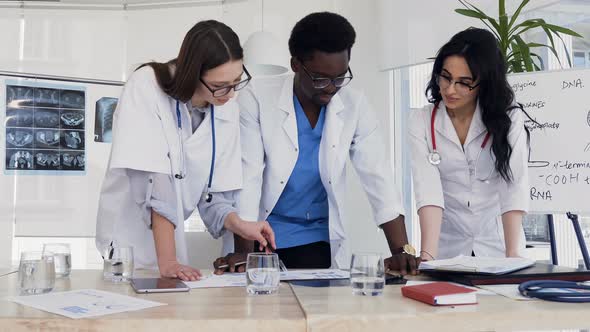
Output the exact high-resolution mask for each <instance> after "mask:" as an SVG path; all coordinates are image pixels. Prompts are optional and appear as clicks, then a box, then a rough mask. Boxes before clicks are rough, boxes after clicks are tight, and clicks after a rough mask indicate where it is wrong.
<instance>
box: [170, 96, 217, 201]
mask: <svg viewBox="0 0 590 332" xmlns="http://www.w3.org/2000/svg"><path fill="white" fill-rule="evenodd" d="M210 110H211V143H212V146H213V148H212V150H211V166H210V168H209V182H208V183H207V190H206V191H205V193H204V197H205V201H206V202H207V203H210V202H211V200H212V199H213V195H211V183H213V170H214V168H215V147H216V142H215V107H214V106H213V104H210ZM176 121H177V125H178V141H179V142H180V164H181V167H180V170H179V172H178V173H176V174H174V177H175V178H176V179H178V180H182V179H184V177H185V176H186V163H185V156H184V140H183V139H182V116H181V114H180V102H179V101H178V100H177V101H176Z"/></svg>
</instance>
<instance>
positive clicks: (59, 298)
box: [6, 289, 166, 319]
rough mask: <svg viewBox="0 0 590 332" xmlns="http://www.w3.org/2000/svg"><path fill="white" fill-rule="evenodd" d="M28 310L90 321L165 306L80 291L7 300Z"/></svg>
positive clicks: (132, 298) (114, 294)
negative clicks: (98, 317)
mask: <svg viewBox="0 0 590 332" xmlns="http://www.w3.org/2000/svg"><path fill="white" fill-rule="evenodd" d="M6 299H7V300H8V301H12V302H16V303H19V304H22V305H25V306H28V307H33V308H36V309H39V310H43V311H47V312H51V313H54V314H58V315H62V316H66V317H69V318H74V319H78V318H89V317H97V316H103V315H109V314H115V313H120V312H127V311H136V310H141V309H147V308H151V307H157V306H161V305H166V304H165V303H159V302H153V301H147V300H143V299H138V298H135V297H131V296H126V295H120V294H116V293H111V292H105V291H101V290H97V289H80V290H73V291H67V292H52V293H47V294H40V295H29V296H14V297H8V298H6Z"/></svg>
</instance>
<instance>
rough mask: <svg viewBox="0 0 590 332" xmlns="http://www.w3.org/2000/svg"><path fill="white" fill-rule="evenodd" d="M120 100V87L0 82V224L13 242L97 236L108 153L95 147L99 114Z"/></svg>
mask: <svg viewBox="0 0 590 332" xmlns="http://www.w3.org/2000/svg"><path fill="white" fill-rule="evenodd" d="M120 92H121V85H120V84H116V83H115V84H112V83H111V84H101V83H100V81H96V83H93V82H92V81H86V82H67V81H55V80H52V79H50V78H49V79H37V78H30V77H14V76H10V77H9V76H2V75H0V101H1V102H0V120H1V123H2V124H3V125H4V126H3V128H2V130H1V134H0V135H1V136H0V138H2V139H1V140H0V150H1V151H2V154H3V156H2V157H3V158H2V160H3V165H2V170H3V172H2V173H1V175H0V191H1V196H2V197H3V199H2V202H1V203H0V218H1V219H3V220H8V221H10V220H13V221H14V222H15V234H14V235H15V236H94V232H95V224H96V211H97V207H98V199H99V194H100V186H101V184H102V180H103V177H104V174H105V171H106V167H107V163H108V158H109V153H110V144H108V143H104V142H102V141H96V140H95V139H93V137H95V135H96V133H95V121H96V120H95V113H96V110H95V107H96V105H103V104H104V102H99V101H101V100H102V101H104V100H108V101H109V102H108V103H107V105H106V106H107V107H106V109H107V111H108V109H109V107H108V106H111V108H112V106H113V102H112V101H113V100H115V105H116V98H117V97H118V96H119V94H120ZM105 98H107V99H105ZM102 113H105V110H102V111H101V114H102ZM111 117H112V114H111ZM104 123H105V121H103V122H102V124H104ZM106 124H108V122H107V123H106ZM104 131H105V132H106V131H107V129H105V130H104Z"/></svg>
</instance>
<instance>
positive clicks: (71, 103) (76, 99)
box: [60, 90, 86, 109]
mask: <svg viewBox="0 0 590 332" xmlns="http://www.w3.org/2000/svg"><path fill="white" fill-rule="evenodd" d="M85 105H86V98H85V96H84V91H76V90H61V94H60V106H61V107H63V108H77V109H84V107H85Z"/></svg>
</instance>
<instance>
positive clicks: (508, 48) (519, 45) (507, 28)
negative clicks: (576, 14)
mask: <svg viewBox="0 0 590 332" xmlns="http://www.w3.org/2000/svg"><path fill="white" fill-rule="evenodd" d="M458 1H459V2H460V3H461V4H462V5H463V6H464V7H465V8H460V9H455V12H457V13H459V14H461V15H464V16H468V17H473V18H477V19H479V20H480V21H482V22H483V23H484V24H485V25H486V26H487V27H488V29H489V30H490V31H492V32H493V33H494V34H495V35H496V38H497V39H498V42H499V44H500V49H501V50H502V53H503V54H504V58H505V59H506V63H507V64H508V72H509V73H518V72H524V71H538V70H543V60H542V58H541V56H540V55H539V54H537V53H535V52H534V50H533V49H535V48H541V47H546V48H547V49H548V50H549V51H551V52H552V53H553V54H555V56H556V57H557V58H558V60H559V57H558V56H557V51H556V50H555V40H554V37H555V36H557V38H559V39H560V41H561V44H562V45H564V43H563V39H562V37H561V36H560V34H565V35H570V36H574V37H582V36H581V35H579V34H578V33H576V32H575V31H572V30H570V29H567V28H564V27H561V26H557V25H554V24H549V23H547V22H545V20H543V19H542V18H534V19H528V20H525V21H522V22H520V23H517V21H518V17H519V15H520V13H521V11H522V9H523V8H524V7H525V6H526V5H527V4H528V3H529V2H530V0H523V1H522V2H521V3H520V5H519V6H518V8H517V9H516V11H515V12H514V13H512V15H509V14H508V13H506V1H505V0H498V9H499V11H498V12H499V15H498V18H493V17H490V16H489V15H487V14H486V13H484V12H483V11H482V10H480V9H479V8H477V7H476V6H474V5H473V4H471V3H470V2H469V1H466V0H458ZM533 29H542V30H543V31H544V32H545V34H546V35H547V39H548V40H549V43H548V44H541V43H533V42H530V43H527V42H525V41H524V39H523V38H522V35H523V34H524V33H525V32H527V31H529V30H533ZM564 48H565V45H564ZM566 53H568V51H567V49H566ZM535 59H537V60H538V62H536V61H534V60H535ZM567 61H568V63H569V64H570V66H571V62H570V58H569V54H568V57H567ZM560 63H561V62H560Z"/></svg>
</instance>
